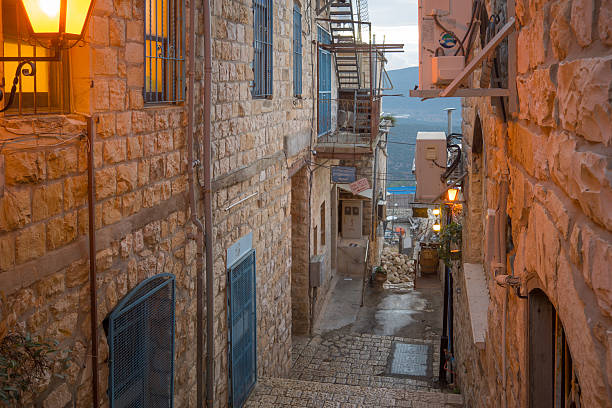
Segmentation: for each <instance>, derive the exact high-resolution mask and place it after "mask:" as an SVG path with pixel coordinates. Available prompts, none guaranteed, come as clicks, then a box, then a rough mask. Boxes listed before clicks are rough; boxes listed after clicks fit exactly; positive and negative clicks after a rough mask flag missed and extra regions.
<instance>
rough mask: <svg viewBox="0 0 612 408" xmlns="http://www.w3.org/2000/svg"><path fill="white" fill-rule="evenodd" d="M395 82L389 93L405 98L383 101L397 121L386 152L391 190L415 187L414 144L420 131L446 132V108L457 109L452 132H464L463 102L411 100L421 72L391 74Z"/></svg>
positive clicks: (392, 72)
mask: <svg viewBox="0 0 612 408" xmlns="http://www.w3.org/2000/svg"><path fill="white" fill-rule="evenodd" d="M389 76H390V77H391V81H392V82H393V86H394V88H393V90H392V91H386V93H391V94H398V93H401V94H403V95H404V96H401V97H398V96H394V97H385V98H383V111H384V112H385V113H390V114H392V115H393V116H395V117H396V118H397V121H396V124H395V127H393V128H391V131H390V132H389V139H388V141H389V144H388V145H387V150H388V152H389V159H388V161H387V174H386V179H387V181H388V184H387V185H388V186H389V187H393V186H413V185H415V178H414V175H413V174H412V161H413V158H414V148H415V147H414V143H415V142H416V134H417V132H419V131H440V132H445V131H446V130H447V117H446V112H444V111H443V110H442V109H444V108H455V109H457V110H456V111H455V112H453V131H455V132H461V99H460V98H436V99H428V100H426V101H421V100H420V99H419V98H411V97H410V96H409V91H410V90H411V89H414V86H415V85H416V84H418V83H419V68H418V67H411V68H404V69H397V70H393V71H389Z"/></svg>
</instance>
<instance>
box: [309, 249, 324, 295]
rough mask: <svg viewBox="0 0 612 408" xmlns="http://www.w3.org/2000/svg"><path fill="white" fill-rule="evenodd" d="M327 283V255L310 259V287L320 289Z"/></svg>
mask: <svg viewBox="0 0 612 408" xmlns="http://www.w3.org/2000/svg"><path fill="white" fill-rule="evenodd" d="M323 283H325V255H323V254H321V255H314V256H312V257H311V258H310V287H311V288H318V287H320V286H323Z"/></svg>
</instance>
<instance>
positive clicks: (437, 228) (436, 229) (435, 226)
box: [432, 224, 440, 232]
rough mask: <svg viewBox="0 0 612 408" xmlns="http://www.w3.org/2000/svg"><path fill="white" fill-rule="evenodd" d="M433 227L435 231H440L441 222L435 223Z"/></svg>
mask: <svg viewBox="0 0 612 408" xmlns="http://www.w3.org/2000/svg"><path fill="white" fill-rule="evenodd" d="M432 228H433V230H434V231H436V232H438V231H440V224H434V225H433V227H432Z"/></svg>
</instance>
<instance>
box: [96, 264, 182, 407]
mask: <svg viewBox="0 0 612 408" xmlns="http://www.w3.org/2000/svg"><path fill="white" fill-rule="evenodd" d="M174 288H175V283H174V275H172V274H160V275H156V276H153V277H152V278H149V279H147V280H145V281H143V282H141V283H140V284H139V285H138V286H136V287H135V288H134V289H133V290H132V291H131V292H130V293H128V294H127V295H126V296H125V297H124V298H123V299H122V300H121V302H119V304H118V305H117V306H116V307H115V309H113V311H112V312H111V313H110V315H109V316H108V317H107V318H106V320H105V322H104V327H105V329H106V332H107V337H108V345H109V387H108V394H109V402H110V407H111V408H123V407H130V408H131V407H134V408H136V407H172V406H173V393H174V318H175V308H174V306H175V297H174Z"/></svg>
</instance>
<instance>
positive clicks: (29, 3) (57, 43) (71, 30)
mask: <svg viewBox="0 0 612 408" xmlns="http://www.w3.org/2000/svg"><path fill="white" fill-rule="evenodd" d="M21 3H22V6H23V9H24V10H25V13H26V16H27V17H28V21H29V23H30V31H31V35H32V36H33V37H36V38H41V39H47V40H50V41H51V44H52V48H53V49H54V51H55V53H54V55H53V56H50V57H4V56H3V57H0V61H17V62H19V64H18V65H17V70H16V71H15V78H14V79H13V87H12V88H11V95H10V97H9V100H8V102H7V104H6V106H5V107H4V108H3V109H0V112H4V111H5V110H7V109H8V108H9V107H10V106H11V104H12V103H13V99H14V97H15V92H16V91H17V84H18V83H19V78H20V75H21V74H23V75H25V76H34V74H35V73H36V64H35V63H36V61H61V55H62V54H61V52H60V51H61V47H62V45H63V44H64V42H65V41H67V40H75V41H79V40H80V39H81V38H82V37H83V33H84V32H85V27H87V21H88V20H89V16H90V15H91V11H92V9H93V0H21ZM24 65H29V68H24ZM3 98H4V94H2V93H1V92H0V100H2V99H3Z"/></svg>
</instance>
